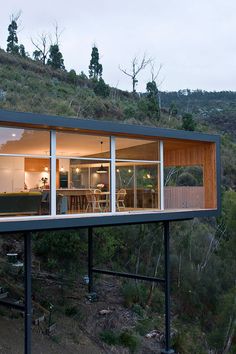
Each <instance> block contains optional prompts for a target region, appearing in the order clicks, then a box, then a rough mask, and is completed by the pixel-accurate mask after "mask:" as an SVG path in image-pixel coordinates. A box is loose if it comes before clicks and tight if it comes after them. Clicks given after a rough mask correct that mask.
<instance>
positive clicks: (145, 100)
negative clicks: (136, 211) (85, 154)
mask: <svg viewBox="0 0 236 354" xmlns="http://www.w3.org/2000/svg"><path fill="white" fill-rule="evenodd" d="M0 64H1V66H0V78H1V80H0V108H2V109H10V110H19V111H31V112H41V113H48V114H56V115H65V116H74V117H81V118H85V119H88V118H96V119H101V120H103V119H105V120H115V121H119V122H125V123H129V124H144V125H150V126H162V127H169V128H174V129H176V128H178V129H181V128H184V129H191V126H188V127H186V126H182V123H183V122H182V114H184V113H185V112H186V111H187V112H191V114H194V129H195V130H196V131H204V132H210V133H217V132H218V133H221V135H222V145H221V156H222V201H223V202H222V216H221V217H219V218H217V219H209V220H208V219H201V220H198V219H194V220H191V221H185V222H175V223H172V225H171V234H172V235H173V237H172V238H171V277H172V289H171V290H172V294H173V295H172V300H173V314H174V323H173V325H174V329H175V330H176V335H175V336H174V337H173V346H174V347H175V348H176V351H177V350H178V351H179V352H181V353H196V354H203V353H204V354H205V353H208V352H209V351H210V350H211V351H214V353H217V354H219V353H224V354H226V353H231V354H232V353H234V352H235V350H236V349H235V343H236V334H235V321H236V312H235V297H236V294H235V274H236V257H235V249H236V221H235V220H236V192H235V188H236V144H235V136H236V134H235V132H236V125H235V117H236V106H235V103H234V102H235V98H236V93H235V92H221V93H219V92H203V91H200V90H197V91H194V92H193V91H190V90H186V91H180V92H170V93H165V92H159V91H158V90H157V88H156V87H154V85H149V86H148V89H147V92H146V93H144V94H140V95H138V94H132V93H129V92H123V91H121V90H118V89H115V88H112V87H108V85H107V84H106V83H105V82H104V81H103V79H102V78H99V76H101V73H102V72H100V74H99V72H97V74H96V75H98V77H97V80H94V77H93V78H91V79H89V78H88V77H87V76H86V75H85V74H84V73H81V74H79V75H78V74H76V72H75V71H74V70H71V71H69V72H67V71H66V70H62V68H60V69H57V70H55V69H53V67H52V66H51V65H46V64H45V65H44V64H43V62H42V61H41V60H38V61H36V60H32V59H29V58H27V57H26V58H23V57H22V56H20V55H18V54H17V55H13V54H7V53H6V52H4V51H3V50H0ZM157 95H158V98H159V99H160V101H158V102H161V107H162V108H161V109H160V108H159V105H158V104H157V101H156V97H157ZM168 172H169V171H167V174H168ZM175 172H176V173H174V174H172V175H171V176H169V177H170V178H169V184H170V185H173V184H176V185H186V183H187V184H191V185H201V181H202V171H201V169H199V166H196V167H191V168H184V169H178V170H177V171H175ZM86 247H87V238H86V235H85V233H84V232H83V231H82V230H81V232H79V233H76V232H56V233H55V232H50V233H48V232H45V233H38V234H36V235H35V239H34V249H35V254H36V256H37V257H39V259H40V261H41V262H42V266H43V267H45V269H46V270H52V271H54V272H58V273H61V275H62V278H63V277H64V278H63V279H65V277H68V278H70V277H71V278H70V281H68V284H69V285H70V286H71V287H72V286H73V281H72V280H71V279H72V278H75V276H76V274H77V275H78V271H79V270H80V269H85V268H86V252H87V250H86ZM94 247H95V249H96V264H100V265H101V266H102V265H103V266H104V265H105V266H106V267H110V268H112V267H114V268H116V269H118V270H121V271H122V270H123V271H127V272H137V273H141V274H147V275H150V276H151V275H154V274H156V275H157V276H159V275H160V276H162V274H163V249H162V229H161V226H160V225H156V224H149V225H133V226H123V227H115V228H112V227H109V228H99V229H96V230H95V245H94ZM72 275H73V276H72ZM121 290H122V294H123V301H124V304H125V305H126V306H127V307H128V308H129V309H130V311H132V312H133V313H134V315H135V316H137V323H136V327H135V328H134V329H132V331H131V332H130V330H125V331H124V330H123V329H119V330H117V333H118V334H116V332H114V331H113V330H112V331H111V330H110V329H109V330H106V331H103V332H102V333H101V339H102V340H103V341H104V342H106V343H108V344H110V345H122V346H126V347H128V348H130V351H131V352H132V350H133V351H134V350H136V349H137V347H138V345H139V338H140V336H143V335H145V334H146V333H147V331H150V330H152V329H161V330H162V329H163V291H162V288H157V287H156V286H154V285H152V284H146V283H137V284H136V283H135V282H132V281H131V282H124V283H122V286H121ZM61 293H62V294H63V288H62V289H61ZM62 297H63V295H62ZM66 311H67V315H68V316H73V315H76V311H77V309H76V308H73V307H70V305H68V307H67V310H66Z"/></svg>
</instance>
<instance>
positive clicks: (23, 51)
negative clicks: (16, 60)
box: [19, 44, 27, 58]
mask: <svg viewBox="0 0 236 354" xmlns="http://www.w3.org/2000/svg"><path fill="white" fill-rule="evenodd" d="M19 54H20V56H22V57H23V58H26V57H27V54H26V51H25V46H24V45H23V44H20V46H19Z"/></svg>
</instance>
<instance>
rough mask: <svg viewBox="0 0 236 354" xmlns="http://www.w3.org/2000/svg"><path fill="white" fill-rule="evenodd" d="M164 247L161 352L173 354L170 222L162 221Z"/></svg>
mask: <svg viewBox="0 0 236 354" xmlns="http://www.w3.org/2000/svg"><path fill="white" fill-rule="evenodd" d="M164 249H165V349H164V350H162V351H161V353H162V354H173V353H174V351H173V350H172V349H170V224H169V221H164Z"/></svg>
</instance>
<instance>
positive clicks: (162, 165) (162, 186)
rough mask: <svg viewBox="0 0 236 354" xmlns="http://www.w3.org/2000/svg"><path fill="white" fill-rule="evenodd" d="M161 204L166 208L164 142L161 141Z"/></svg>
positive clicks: (162, 207) (162, 208)
mask: <svg viewBox="0 0 236 354" xmlns="http://www.w3.org/2000/svg"><path fill="white" fill-rule="evenodd" d="M160 199H161V200H160V202H161V203H160V206H161V210H164V208H165V205H164V144H163V141H160Z"/></svg>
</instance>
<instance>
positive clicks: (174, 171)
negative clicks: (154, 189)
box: [164, 166, 204, 209]
mask: <svg viewBox="0 0 236 354" xmlns="http://www.w3.org/2000/svg"><path fill="white" fill-rule="evenodd" d="M164 185H165V188H164V196H165V201H164V205H165V209H182V208H189V209H192V208H193V209H196V208H200V209H201V208H203V207H204V186H203V168H202V166H172V167H165V169H164Z"/></svg>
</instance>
